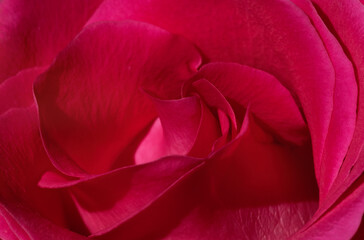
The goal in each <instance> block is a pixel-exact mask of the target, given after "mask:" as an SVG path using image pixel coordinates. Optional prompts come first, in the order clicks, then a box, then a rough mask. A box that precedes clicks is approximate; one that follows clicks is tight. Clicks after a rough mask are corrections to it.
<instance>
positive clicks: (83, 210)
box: [41, 156, 203, 235]
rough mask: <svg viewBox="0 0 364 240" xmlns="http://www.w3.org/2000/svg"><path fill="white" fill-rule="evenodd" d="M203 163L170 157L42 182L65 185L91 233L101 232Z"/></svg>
mask: <svg viewBox="0 0 364 240" xmlns="http://www.w3.org/2000/svg"><path fill="white" fill-rule="evenodd" d="M202 164H203V161H201V160H197V159H193V158H188V157H179V156H172V157H167V158H163V159H161V160H158V161H154V162H151V163H148V164H142V165H136V166H131V167H125V168H120V169H117V170H115V171H113V172H109V173H107V174H104V175H100V176H98V177H94V178H90V179H88V180H87V181H74V182H73V183H70V184H69V185H58V186H57V183H56V182H53V183H50V185H48V186H47V181H48V179H47V178H43V179H42V183H41V185H42V186H43V187H52V188H67V189H68V191H69V193H70V194H71V196H72V198H73V200H74V202H75V204H76V206H77V209H78V211H79V212H80V214H81V217H82V219H83V221H84V223H85V225H86V226H87V228H88V230H89V231H90V233H91V234H92V235H100V234H103V233H105V232H108V231H110V230H112V229H113V228H115V227H117V226H118V225H120V224H122V223H123V222H125V221H127V220H129V219H130V218H132V217H134V216H135V215H137V214H139V212H141V211H143V210H144V209H145V208H148V206H149V205H150V204H152V203H153V202H154V201H156V200H157V199H158V198H160V197H161V196H162V195H163V194H165V193H166V192H167V191H169V190H170V189H172V188H173V187H174V185H176V184H177V183H178V182H179V181H182V180H183V179H184V178H185V177H187V176H188V175H189V174H191V172H194V171H195V170H197V169H198V168H199V167H200V166H202ZM115 183H119V184H115Z"/></svg>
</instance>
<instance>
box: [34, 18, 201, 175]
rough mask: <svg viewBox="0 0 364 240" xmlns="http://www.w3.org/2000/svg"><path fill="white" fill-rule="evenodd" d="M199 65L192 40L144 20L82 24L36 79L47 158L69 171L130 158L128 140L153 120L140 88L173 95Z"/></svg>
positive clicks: (81, 172) (90, 169) (107, 166)
mask: <svg viewBox="0 0 364 240" xmlns="http://www.w3.org/2000/svg"><path fill="white" fill-rule="evenodd" d="M199 63H200V57H199V54H198V52H197V51H196V49H195V48H194V47H193V46H192V45H191V44H190V43H188V42H187V41H185V40H183V39H181V38H179V37H177V36H174V35H171V34H170V33H168V32H166V31H164V30H162V29H159V28H157V27H154V26H152V25H149V24H144V23H138V22H132V21H125V22H122V23H120V22H103V23H98V24H95V25H92V26H89V27H87V28H85V29H84V30H83V31H82V33H81V34H80V35H79V36H78V37H77V38H76V39H75V40H74V41H73V42H72V43H71V44H70V45H69V47H68V48H66V49H65V50H64V51H63V52H62V53H61V54H60V55H59V56H58V57H57V60H56V62H55V63H54V64H53V65H52V66H51V67H50V68H49V70H48V71H47V72H46V73H45V74H43V75H42V76H41V77H40V78H39V79H38V81H37V82H36V84H35V94H36V98H37V102H38V107H39V114H40V121H41V130H42V136H43V140H44V143H45V145H46V147H47V151H48V153H49V155H50V157H51V158H52V161H53V164H54V165H55V166H56V167H57V168H58V169H59V170H60V171H62V172H63V173H65V174H68V175H74V176H84V175H87V173H92V174H94V173H102V172H105V171H108V170H110V169H113V168H115V167H120V166H123V165H124V166H125V165H129V164H133V163H134V159H133V157H132V155H133V154H134V152H135V147H130V145H133V142H134V143H135V142H137V143H138V141H140V140H139V139H140V138H141V137H142V136H141V135H140V134H143V131H144V130H145V129H146V127H147V126H148V125H149V124H151V123H152V121H153V120H154V119H155V118H156V111H155V109H154V107H153V104H152V102H151V100H150V99H149V98H148V97H147V96H146V95H145V94H144V93H143V92H142V91H141V90H140V89H141V88H143V89H146V90H147V91H148V92H153V93H156V94H157V95H158V96H159V97H161V98H170V97H176V96H179V95H180V86H181V84H182V82H184V81H185V80H187V79H188V78H189V77H190V76H191V75H192V74H193V73H194V72H195V71H196V68H197V67H198V65H199ZM134 145H137V144H134ZM134 145H133V146H134ZM125 155H130V157H125Z"/></svg>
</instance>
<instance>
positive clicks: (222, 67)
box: [196, 63, 308, 144]
mask: <svg viewBox="0 0 364 240" xmlns="http://www.w3.org/2000/svg"><path fill="white" fill-rule="evenodd" d="M196 77H197V78H199V77H203V78H206V79H208V80H209V81H210V82H211V83H212V84H213V85H215V86H216V88H217V89H219V91H221V93H222V94H223V95H224V96H225V97H226V98H227V99H228V100H230V101H232V102H235V103H237V104H239V105H240V108H241V109H238V110H237V111H239V112H244V111H245V110H244V109H246V108H247V107H248V105H250V111H251V112H252V113H253V114H254V115H255V116H256V117H257V118H258V119H259V120H261V121H262V122H263V123H264V124H265V125H266V126H267V127H268V128H270V129H271V130H272V131H273V132H274V133H275V134H276V135H278V136H279V137H281V138H283V139H284V140H286V141H290V142H293V143H296V144H303V143H304V142H305V141H307V140H308V131H307V127H306V123H305V122H304V120H303V118H302V115H301V113H300V110H299V108H298V106H297V104H296V103H295V101H294V99H293V97H292V95H291V94H290V92H289V91H288V90H287V89H286V88H285V87H283V86H282V85H281V83H280V82H279V81H278V80H277V79H276V78H274V77H273V76H272V75H270V74H268V73H265V72H263V71H261V70H258V69H254V68H251V67H248V66H244V65H240V64H235V63H210V64H207V65H205V66H203V67H202V68H201V69H200V71H199V72H198V74H197V76H196Z"/></svg>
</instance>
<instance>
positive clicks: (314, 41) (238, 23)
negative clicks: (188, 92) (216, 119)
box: [89, 0, 363, 175]
mask: <svg viewBox="0 0 364 240" xmlns="http://www.w3.org/2000/svg"><path fill="white" fill-rule="evenodd" d="M336 9H340V7H338V8H336ZM345 14H346V15H348V14H350V13H345ZM345 14H342V15H343V16H345ZM122 19H134V20H140V21H145V22H149V23H152V24H154V25H157V26H161V27H163V28H164V29H167V30H168V31H170V32H172V33H177V34H180V35H182V36H184V37H186V38H187V39H189V40H191V41H192V42H193V43H195V44H196V45H197V47H198V48H199V49H201V52H202V53H203V55H204V56H205V61H206V62H211V61H223V62H237V63H240V64H245V65H249V66H252V67H255V68H258V69H262V70H264V71H266V72H268V73H270V74H272V75H273V76H275V77H276V78H277V79H278V80H279V81H280V82H281V83H282V84H283V85H284V86H286V87H287V88H288V89H289V91H290V92H291V93H292V95H294V97H295V99H296V100H297V102H299V103H300V104H301V105H302V109H303V112H304V115H305V117H306V120H307V123H308V127H309V129H310V133H311V137H312V145H313V154H314V156H315V164H316V165H315V166H316V169H319V166H320V164H319V159H320V158H321V155H322V154H323V148H324V145H325V139H326V136H327V132H328V128H329V123H330V118H331V112H332V109H333V94H334V85H335V72H334V69H333V66H332V63H331V61H330V58H329V56H328V54H327V50H326V49H325V46H324V44H323V42H322V39H321V38H320V36H319V34H318V33H317V31H316V29H315V28H314V27H313V26H312V23H311V21H310V19H309V18H308V17H307V15H306V14H305V13H304V12H303V11H302V10H301V9H300V8H298V7H297V6H296V5H294V4H293V3H292V2H291V1H288V0H282V1H269V0H258V1H235V0H228V1H226V0H218V1H215V0H214V1H212V0H208V1H194V0H182V1H168V2H166V1H164V0H156V1H147V0H136V1H135V0H133V1H129V0H124V1H118V0H106V1H104V2H103V3H102V4H101V5H100V7H99V8H98V10H97V11H96V12H95V14H94V15H93V16H92V18H91V19H90V21H89V23H92V22H95V21H100V20H122ZM354 22H363V21H357V20H356V21H354ZM352 32H355V35H357V37H356V38H355V39H360V37H359V36H361V35H360V33H359V32H358V31H356V30H352ZM317 175H318V172H317Z"/></svg>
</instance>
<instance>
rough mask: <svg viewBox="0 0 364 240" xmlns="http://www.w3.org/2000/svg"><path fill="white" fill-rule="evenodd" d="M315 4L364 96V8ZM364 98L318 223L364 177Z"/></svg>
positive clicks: (347, 3)
mask: <svg viewBox="0 0 364 240" xmlns="http://www.w3.org/2000/svg"><path fill="white" fill-rule="evenodd" d="M313 2H314V3H315V5H314V6H315V8H316V10H317V11H318V13H319V14H320V17H321V18H322V19H323V20H324V22H325V24H326V26H328V27H329V29H330V31H331V33H332V34H333V35H334V36H335V37H336V39H338V41H339V42H340V44H341V47H342V48H343V49H344V52H345V54H346V56H347V58H348V59H349V60H351V63H352V64H353V67H354V73H355V76H356V80H357V83H358V88H359V89H358V91H359V93H361V92H362V90H361V89H362V88H363V87H364V85H363V84H364V68H363V66H364V57H363V53H364V41H363V38H362V36H363V34H364V6H363V5H362V4H361V3H360V2H359V1H357V0H349V1H344V2H343V1H337V0H335V1H326V0H315V1H313ZM363 97H364V95H363V94H359V96H358V109H357V118H356V126H355V132H354V135H353V138H352V141H351V144H350V147H349V150H348V152H347V154H346V157H345V160H344V162H343V164H342V166H341V168H340V171H339V173H338V175H337V177H336V178H335V181H334V182H333V184H332V186H331V189H330V192H329V193H328V194H327V196H326V197H325V199H323V201H322V203H321V206H320V209H319V210H318V213H317V214H316V215H315V219H316V218H318V217H319V216H321V214H322V213H323V212H325V211H326V210H327V209H329V208H330V207H331V206H332V205H333V204H334V203H335V201H337V200H338V199H339V197H340V195H342V194H343V193H344V192H345V191H346V190H347V189H348V188H349V187H350V185H351V184H353V183H354V182H355V181H356V179H358V178H359V177H360V176H361V175H362V174H363V171H364V153H363V151H362V148H363V144H364V134H363V122H364V111H363V106H362V105H363V101H364V99H363ZM345 104H346V103H345ZM315 219H313V221H314V220H315Z"/></svg>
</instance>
